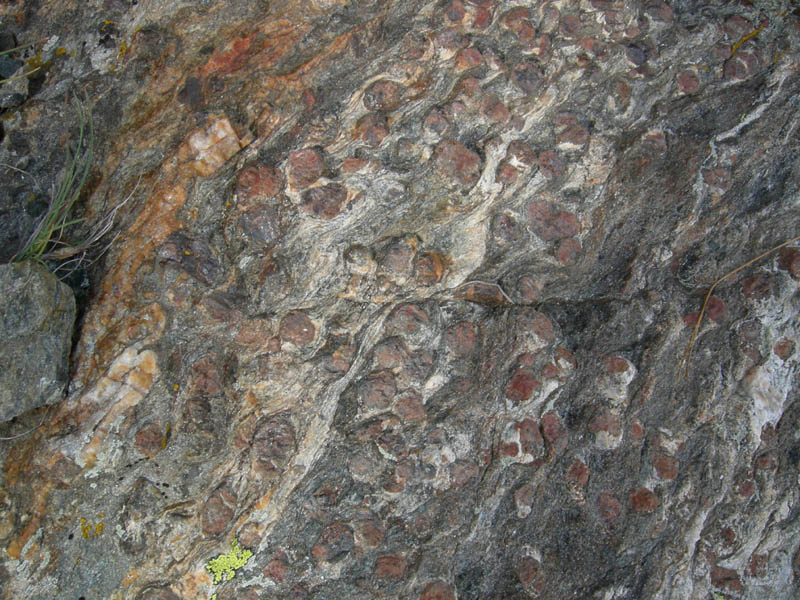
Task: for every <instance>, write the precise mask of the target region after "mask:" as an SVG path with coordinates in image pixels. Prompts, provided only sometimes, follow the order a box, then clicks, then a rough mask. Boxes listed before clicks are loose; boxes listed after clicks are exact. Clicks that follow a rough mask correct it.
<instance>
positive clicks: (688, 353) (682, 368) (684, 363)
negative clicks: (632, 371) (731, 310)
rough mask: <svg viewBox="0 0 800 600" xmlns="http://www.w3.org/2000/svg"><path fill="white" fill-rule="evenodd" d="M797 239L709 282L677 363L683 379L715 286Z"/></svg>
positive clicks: (687, 374) (763, 253)
mask: <svg viewBox="0 0 800 600" xmlns="http://www.w3.org/2000/svg"><path fill="white" fill-rule="evenodd" d="M797 240H800V235H798V236H796V237H793V238H792V239H790V240H786V241H785V242H783V243H782V244H778V245H777V246H775V247H773V248H770V249H769V250H767V251H765V252H762V253H761V254H759V255H758V256H756V257H755V258H751V259H750V260H748V261H747V262H746V263H744V264H742V265H739V266H738V267H736V268H735V269H733V270H732V271H728V272H727V273H725V275H723V276H722V277H720V278H719V279H717V280H716V281H715V282H714V283H712V284H711V287H710V288H708V292H707V293H706V297H705V299H704V300H703V306H702V308H700V314H699V315H698V316H697V322H696V323H695V324H694V330H693V331H692V336H691V337H690V338H689V343H688V344H686V350H685V351H684V352H683V358H682V359H681V362H680V363H679V364H678V373H680V372H681V371H683V378H684V379H685V378H686V377H688V376H689V364H690V360H689V359H690V358H691V355H692V349H693V348H694V342H695V340H696V339H697V334H698V333H699V332H700V325H701V324H702V323H703V316H704V315H705V313H706V307H707V306H708V301H709V300H710V299H711V294H712V293H713V292H714V288H716V287H717V286H718V285H719V284H720V283H722V282H723V281H724V280H726V279H727V278H728V277H730V276H731V275H735V274H736V273H738V272H739V271H741V270H742V269H745V268H747V267H749V266H750V265H752V264H753V263H756V262H758V261H759V260H761V259H762V258H764V257H765V256H769V255H770V254H772V253H773V252H775V251H776V250H780V249H781V248H783V247H784V246H788V245H789V244H791V243H792V242H796V241H797Z"/></svg>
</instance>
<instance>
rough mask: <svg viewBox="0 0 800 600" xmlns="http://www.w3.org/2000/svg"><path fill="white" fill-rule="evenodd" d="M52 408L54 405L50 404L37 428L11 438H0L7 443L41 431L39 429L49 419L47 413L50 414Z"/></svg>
mask: <svg viewBox="0 0 800 600" xmlns="http://www.w3.org/2000/svg"><path fill="white" fill-rule="evenodd" d="M51 406H53V405H52V404H50V405H49V406H48V407H47V410H46V411H44V414H43V415H42V420H41V421H39V424H38V425H37V426H36V427H31V428H30V429H28V431H23V432H22V433H18V434H17V435H12V436H9V437H0V441H3V442H7V441H9V440H16V439H17V438H21V437H23V436H26V435H28V434H29V433H31V432H32V431H36V430H37V429H39V427H41V426H42V424H43V423H44V420H45V419H46V418H47V413H49V412H50V407H51Z"/></svg>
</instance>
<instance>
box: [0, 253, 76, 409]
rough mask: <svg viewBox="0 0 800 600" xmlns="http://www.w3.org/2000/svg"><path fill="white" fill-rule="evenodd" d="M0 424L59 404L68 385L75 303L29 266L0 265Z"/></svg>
mask: <svg viewBox="0 0 800 600" xmlns="http://www.w3.org/2000/svg"><path fill="white" fill-rule="evenodd" d="M0 289H1V290H3V301H2V305H0V339H2V340H3V342H2V344H0V422H4V421H8V420H10V419H12V418H13V417H16V416H18V415H21V414H23V413H26V412H28V411H29V410H33V409H34V408H39V407H40V406H46V405H48V404H53V403H54V402H58V401H59V400H61V399H62V398H63V397H64V392H65V389H66V386H67V382H68V381H69V351H70V347H71V346H72V333H73V327H74V325H75V297H74V296H73V294H72V290H71V289H70V288H69V286H68V285H66V284H64V283H61V282H60V281H59V280H58V279H57V278H56V276H55V275H53V274H51V273H50V272H48V271H47V269H45V268H44V267H43V266H42V265H39V264H37V263H32V262H25V263H19V264H10V265H0Z"/></svg>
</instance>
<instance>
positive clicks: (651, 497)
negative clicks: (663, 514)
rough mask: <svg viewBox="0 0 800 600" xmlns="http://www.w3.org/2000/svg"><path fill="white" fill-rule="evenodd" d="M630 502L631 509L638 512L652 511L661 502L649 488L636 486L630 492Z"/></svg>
mask: <svg viewBox="0 0 800 600" xmlns="http://www.w3.org/2000/svg"><path fill="white" fill-rule="evenodd" d="M630 503H631V507H632V508H633V510H635V511H636V512H638V513H649V512H653V511H654V510H655V509H657V508H658V507H659V505H660V504H661V502H660V501H659V500H658V496H656V495H655V494H654V493H653V492H652V491H651V490H648V489H647V488H637V489H635V490H633V491H632V492H631V495H630Z"/></svg>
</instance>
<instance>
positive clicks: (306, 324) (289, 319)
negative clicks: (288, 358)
mask: <svg viewBox="0 0 800 600" xmlns="http://www.w3.org/2000/svg"><path fill="white" fill-rule="evenodd" d="M316 331H317V330H316V327H314V323H313V322H312V321H311V319H309V318H308V317H307V316H306V315H305V314H304V313H302V312H299V311H294V312H290V313H289V314H287V315H286V316H285V317H283V319H281V324H280V328H279V329H278V332H279V334H280V336H281V339H282V340H286V341H289V342H292V343H293V344H296V345H297V346H305V345H306V344H308V343H310V342H311V341H312V340H313V339H314V335H315V334H316Z"/></svg>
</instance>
